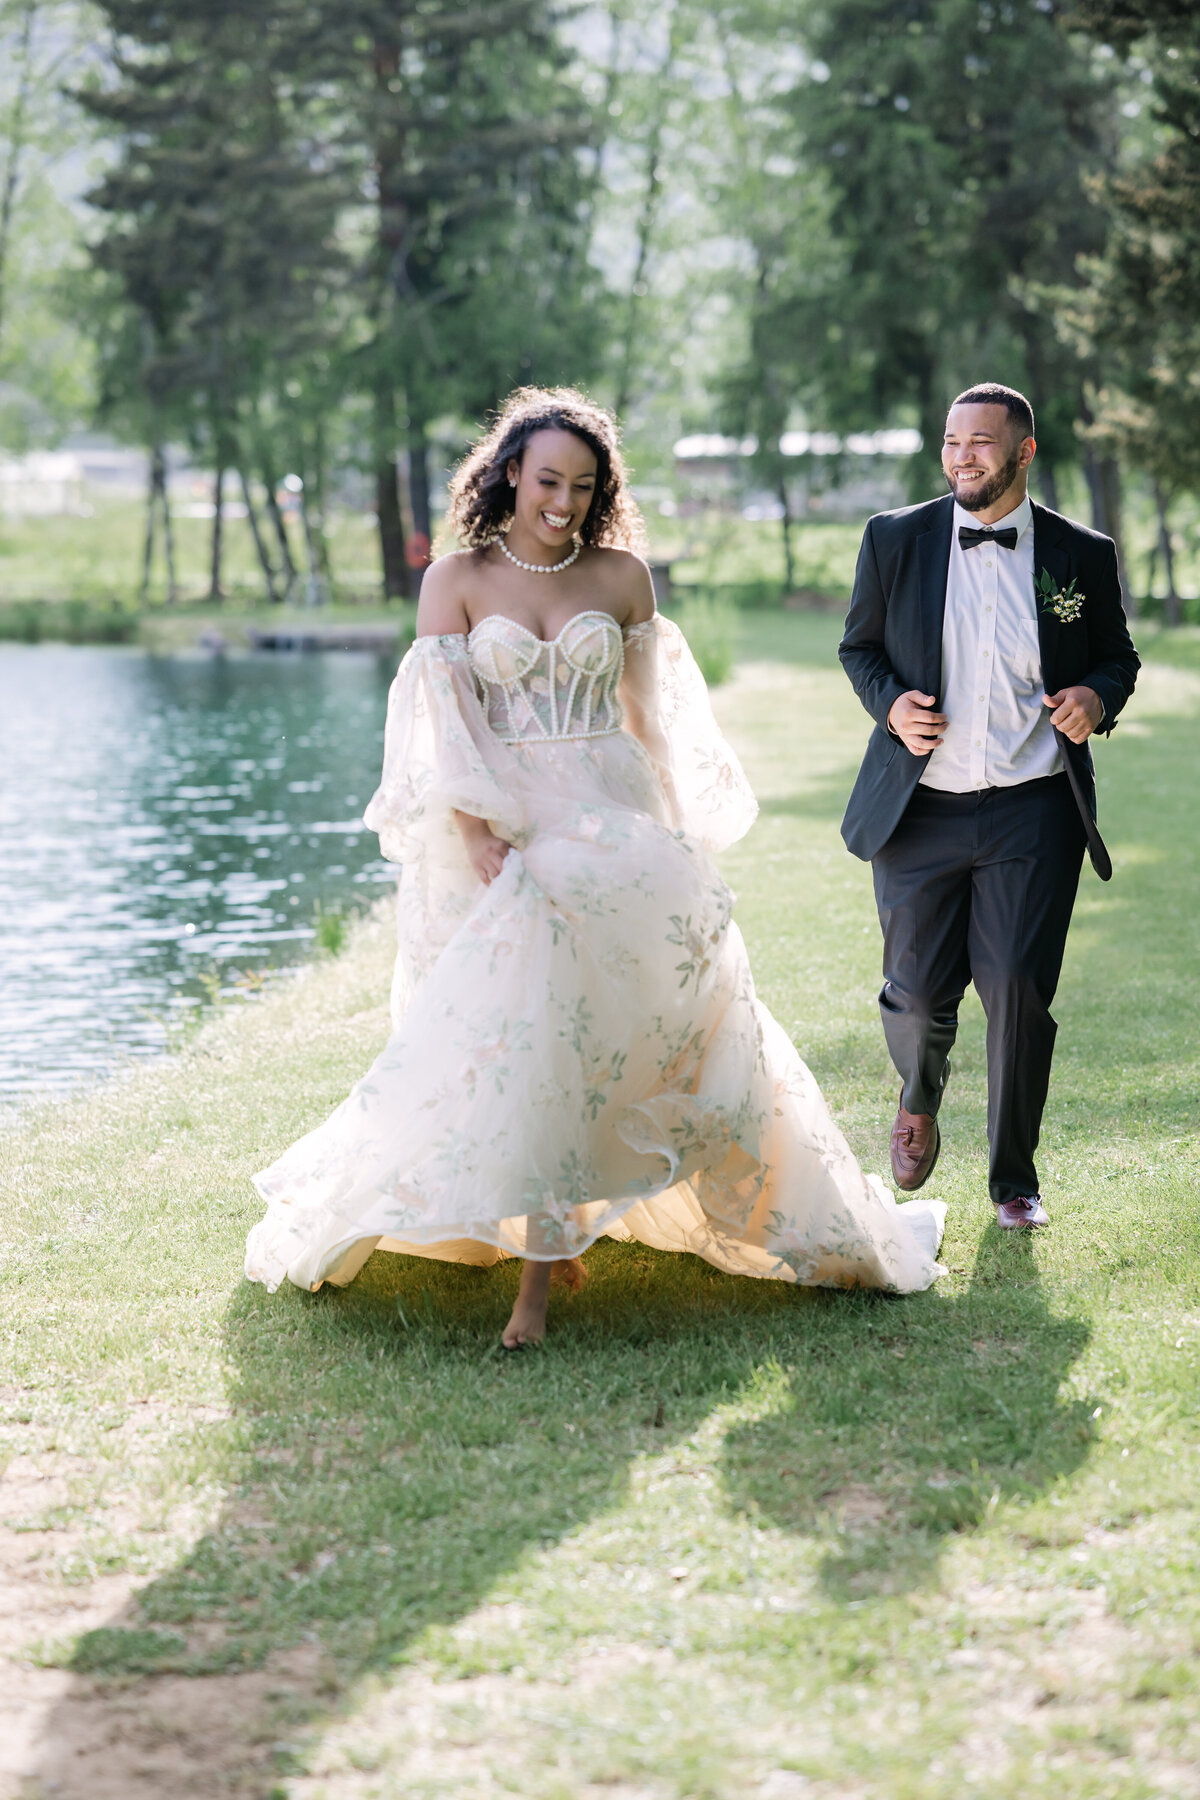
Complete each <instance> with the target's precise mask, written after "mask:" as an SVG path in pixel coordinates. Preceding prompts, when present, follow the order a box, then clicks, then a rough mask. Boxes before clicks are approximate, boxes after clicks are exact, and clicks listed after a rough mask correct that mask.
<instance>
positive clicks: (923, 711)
mask: <svg viewBox="0 0 1200 1800" xmlns="http://www.w3.org/2000/svg"><path fill="white" fill-rule="evenodd" d="M935 697H936V696H935V695H933V694H922V693H920V692H918V690H917V689H916V688H910V689H909V691H908V693H907V694H901V696H900V698H899V699H898V700H893V701H892V709H891V711H890V712H889V713H888V718H887V722H888V730H889V731H892V732H894V733H895V735H896V736H897V737H898V738H899V739H900V742H901V743H902V744H903V745H904V748H905V749H906V750H911V751H912V753H913V755H914V756H928V755H929V752H930V751H931V750H936V749H937V747H938V745H939V744H940V743H941V741H942V737H943V734H944V733H945V730H946V726H947V724H948V723H949V721H948V720H947V718H946V715H945V713H940V712H931V711H930V708H931V707H932V705H933V703H934V700H935Z"/></svg>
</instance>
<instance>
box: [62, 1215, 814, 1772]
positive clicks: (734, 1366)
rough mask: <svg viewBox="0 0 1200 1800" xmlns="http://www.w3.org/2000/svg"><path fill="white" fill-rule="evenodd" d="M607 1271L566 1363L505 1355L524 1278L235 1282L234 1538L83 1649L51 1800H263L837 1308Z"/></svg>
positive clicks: (597, 1279)
mask: <svg viewBox="0 0 1200 1800" xmlns="http://www.w3.org/2000/svg"><path fill="white" fill-rule="evenodd" d="M588 1262H589V1270H590V1280H589V1281H588V1284H587V1286H586V1287H585V1289H584V1290H583V1292H582V1293H581V1294H580V1295H578V1296H577V1297H575V1298H571V1299H567V1298H563V1299H560V1300H557V1301H555V1302H553V1303H552V1313H551V1324H552V1336H551V1338H550V1340H549V1342H548V1345H547V1347H546V1348H545V1349H544V1350H542V1351H540V1352H525V1353H523V1354H520V1355H515V1356H513V1355H508V1354H506V1353H505V1352H503V1351H502V1350H501V1349H500V1348H499V1333H500V1329H501V1327H502V1325H503V1323H504V1321H505V1319H506V1318H507V1315H508V1312H509V1310H510V1307H511V1304H512V1299H513V1296H514V1294H515V1289H516V1280H517V1274H518V1265H516V1264H515V1263H508V1264H505V1265H501V1266H500V1267H498V1268H496V1269H494V1270H492V1271H483V1270H479V1269H473V1268H466V1267H462V1266H458V1265H445V1264H437V1263H429V1262H418V1261H417V1260H415V1259H412V1258H401V1257H396V1256H388V1255H378V1254H377V1255H376V1256H375V1257H373V1258H372V1259H371V1261H370V1262H369V1263H368V1265H367V1267H366V1268H365V1269H364V1271H363V1273H362V1274H361V1275H360V1277H359V1278H358V1280H357V1281H356V1282H355V1283H354V1284H353V1285H352V1286H351V1287H350V1288H348V1289H346V1290H344V1291H337V1290H325V1291H323V1292H321V1293H319V1294H316V1295H306V1294H301V1293H299V1292H297V1291H295V1290H289V1291H285V1292H281V1293H279V1294H277V1295H274V1296H268V1295H266V1294H265V1293H264V1292H263V1290H262V1289H261V1288H259V1287H251V1286H249V1285H246V1286H240V1287H239V1288H238V1289H237V1290H236V1291H235V1293H234V1294H233V1296H232V1298H231V1300H230V1303H229V1307H228V1311H227V1315H226V1321H225V1349H226V1354H227V1357H228V1361H229V1368H230V1373H229V1382H228V1385H229V1398H230V1402H231V1406H232V1414H233V1416H232V1420H231V1421H230V1422H229V1424H228V1425H227V1426H225V1427H223V1428H222V1429H223V1430H224V1431H225V1433H226V1434H227V1439H226V1442H227V1448H226V1463H227V1468H226V1481H225V1485H226V1498H225V1500H224V1503H223V1504H222V1506H221V1509H220V1513H219V1516H218V1517H217V1519H216V1520H215V1522H214V1523H213V1524H212V1526H211V1528H210V1529H208V1530H207V1531H205V1532H204V1533H203V1535H202V1536H201V1537H200V1538H199V1540H198V1541H197V1542H196V1543H195V1545H194V1547H193V1548H192V1550H191V1551H190V1553H189V1554H187V1555H186V1556H184V1557H183V1558H182V1559H181V1560H180V1561H179V1562H178V1563H177V1564H176V1566H174V1567H172V1568H170V1569H169V1570H167V1571H166V1572H165V1573H163V1574H162V1575H160V1576H159V1577H158V1578H157V1579H155V1580H153V1581H151V1582H150V1583H149V1584H148V1585H147V1586H145V1587H143V1588H142V1589H141V1590H140V1592H139V1593H138V1595H137V1597H136V1600H135V1601H134V1602H133V1603H132V1604H130V1605H128V1606H126V1607H124V1608H123V1610H122V1611H121V1612H120V1613H119V1614H118V1615H117V1616H116V1617H114V1618H113V1619H112V1620H111V1621H110V1622H109V1623H107V1624H105V1625H104V1626H102V1627H101V1628H99V1629H97V1630H93V1631H89V1632H86V1633H85V1634H84V1635H83V1636H82V1637H81V1638H80V1639H79V1640H78V1643H77V1645H76V1647H75V1649H74V1653H73V1656H72V1658H71V1660H70V1662H69V1663H68V1665H67V1666H68V1668H69V1669H70V1670H71V1671H72V1674H73V1677H74V1679H73V1680H72V1681H71V1684H70V1686H69V1688H68V1689H67V1691H66V1692H65V1693H64V1694H63V1695H62V1697H61V1698H60V1700H59V1701H58V1703H57V1704H56V1706H55V1707H54V1709H53V1711H52V1713H51V1715H50V1716H49V1718H48V1721H47V1723H46V1726H45V1728H44V1730H43V1732H42V1735H41V1746H40V1751H39V1756H40V1761H39V1766H38V1775H37V1780H39V1781H40V1782H41V1783H42V1787H41V1788H39V1787H36V1786H35V1787H34V1788H33V1789H32V1790H31V1791H32V1792H34V1793H40V1792H42V1791H46V1792H49V1791H54V1792H55V1793H56V1794H57V1795H58V1796H59V1797H60V1800H73V1796H75V1795H80V1796H83V1795H87V1796H88V1797H89V1800H92V1796H93V1795H95V1794H101V1793H102V1794H107V1793H108V1791H109V1789H108V1788H107V1787H105V1786H104V1785H103V1784H102V1783H101V1784H100V1785H96V1784H97V1783H98V1782H99V1774H98V1770H99V1768H100V1766H101V1763H102V1762H103V1766H104V1767H105V1768H106V1769H107V1770H108V1771H109V1773H108V1776H107V1777H106V1779H108V1780H110V1781H111V1780H112V1779H113V1778H114V1763H113V1758H114V1757H117V1759H118V1763H119V1765H120V1767H119V1769H117V1770H116V1776H117V1786H116V1787H115V1788H113V1790H112V1791H113V1792H114V1794H115V1793H117V1792H119V1793H120V1794H121V1800H126V1796H128V1800H139V1797H140V1796H142V1795H143V1794H144V1795H146V1796H150V1795H161V1794H163V1793H166V1792H171V1793H176V1792H178V1793H180V1794H184V1793H208V1792H210V1791H211V1792H213V1793H218V1792H219V1793H241V1792H245V1793H248V1794H249V1793H253V1794H256V1795H258V1794H262V1793H264V1792H269V1791H270V1780H271V1778H272V1776H273V1775H275V1776H282V1775H283V1774H285V1773H286V1772H287V1769H288V1768H289V1766H291V1765H290V1764H289V1761H288V1758H289V1755H290V1752H289V1751H288V1747H287V1743H286V1741H285V1742H283V1743H282V1747H281V1743H280V1740H286V1739H287V1738H288V1737H289V1735H294V1734H295V1733H296V1732H297V1731H306V1730H308V1729H309V1728H310V1727H312V1726H314V1725H317V1724H319V1723H320V1722H321V1720H322V1719H324V1718H325V1717H327V1716H328V1715H329V1714H330V1713H331V1712H332V1711H333V1710H334V1709H335V1708H336V1707H337V1706H338V1705H339V1704H344V1703H345V1696H346V1693H347V1690H348V1689H349V1688H351V1687H352V1686H353V1685H354V1684H355V1683H356V1682H357V1681H358V1680H359V1678H360V1677H362V1676H363V1675H364V1674H366V1673H368V1672H370V1671H371V1670H378V1671H383V1670H386V1669H387V1668H388V1667H389V1666H390V1665H393V1664H395V1663H398V1662H402V1661H404V1660H405V1658H406V1657H407V1656H408V1655H409V1654H410V1652H411V1651H412V1647H413V1645H414V1643H416V1642H417V1641H418V1640H419V1639H420V1638H421V1636H422V1634H423V1633H424V1632H426V1631H427V1630H428V1629H429V1628H430V1627H443V1628H448V1627H451V1626H453V1625H454V1624H455V1623H456V1622H457V1621H458V1620H460V1619H461V1618H463V1617H464V1616H465V1615H467V1614H469V1613H470V1612H472V1611H473V1610H474V1609H475V1608H477V1607H478V1606H479V1605H480V1604H481V1603H482V1602H483V1601H484V1600H485V1599H486V1598H487V1597H488V1595H489V1594H490V1593H491V1592H492V1591H493V1590H494V1588H495V1585H496V1583H497V1581H498V1580H500V1579H501V1578H502V1577H504V1576H506V1575H507V1576H511V1574H512V1573H513V1572H514V1571H515V1570H517V1569H518V1568H519V1566H520V1564H521V1561H522V1559H523V1558H524V1557H525V1556H526V1555H528V1554H529V1553H531V1552H537V1551H539V1550H542V1549H544V1548H546V1547H549V1546H552V1545H554V1544H556V1543H558V1542H559V1541H560V1540H561V1539H562V1538H563V1537H564V1536H565V1535H566V1534H567V1533H569V1532H571V1531H573V1530H575V1529H576V1528H577V1527H578V1526H579V1525H580V1523H581V1522H583V1521H585V1520H587V1519H590V1518H592V1517H594V1516H595V1515H596V1514H597V1513H599V1512H601V1511H603V1510H606V1509H608V1508H610V1507H612V1506H613V1505H614V1504H615V1503H617V1502H618V1501H619V1500H620V1499H621V1497H622V1495H623V1494H624V1492H625V1488H626V1484H627V1481H628V1478H629V1470H630V1465H631V1463H632V1462H633V1460H634V1459H635V1458H636V1457H638V1456H639V1455H641V1454H643V1453H646V1452H653V1451H654V1450H661V1449H662V1448H663V1447H665V1446H666V1445H668V1444H669V1443H671V1442H672V1441H674V1440H676V1439H678V1438H681V1437H686V1436H688V1435H690V1434H691V1433H692V1432H693V1431H694V1430H695V1429H696V1428H697V1426H698V1425H699V1424H700V1422H701V1421H702V1420H703V1419H704V1418H705V1417H706V1416H707V1415H708V1414H709V1413H710V1412H711V1410H712V1409H713V1407H714V1406H716V1405H717V1404H719V1403H720V1402H721V1401H722V1400H728V1399H731V1398H732V1397H734V1396H735V1395H737V1394H738V1393H740V1392H741V1391H742V1390H743V1389H744V1388H745V1386H746V1384H747V1382H748V1381H749V1380H750V1379H751V1377H752V1376H753V1374H754V1372H755V1370H756V1369H758V1368H759V1367H760V1366H761V1365H762V1363H763V1362H764V1361H769V1360H770V1359H771V1358H774V1357H789V1356H790V1355H791V1354H792V1350H791V1348H790V1346H792V1345H793V1344H794V1342H795V1339H796V1334H797V1332H799V1334H800V1337H801V1339H804V1340H806V1339H807V1338H808V1337H810V1336H814V1335H815V1336H819V1335H820V1332H819V1328H818V1323H817V1322H818V1319H819V1317H823V1316H824V1315H825V1314H826V1312H827V1311H829V1310H830V1309H829V1306H828V1302H829V1299H830V1297H829V1296H823V1295H817V1294H813V1293H811V1292H806V1291H801V1292H797V1290H796V1289H794V1288H791V1287H789V1286H785V1285H784V1284H783V1283H777V1282H766V1281H761V1282H760V1281H748V1280H744V1279H737V1278H735V1277H731V1276H726V1275H723V1274H721V1273H719V1272H718V1271H717V1270H715V1269H711V1268H709V1267H708V1266H707V1265H706V1264H703V1263H700V1262H699V1261H698V1260H697V1259H696V1258H693V1257H689V1256H671V1255H667V1254H662V1253H658V1252H655V1251H651V1250H648V1249H645V1248H643V1247H641V1246H626V1245H616V1244H607V1243H601V1244H599V1245H597V1246H596V1247H595V1249H594V1250H593V1251H592V1252H590V1253H589V1258H588ZM843 1303H844V1302H843ZM834 1304H835V1306H836V1304H837V1298H836V1297H834ZM514 1653H515V1647H514ZM197 1678H203V1679H197ZM214 1718H217V1719H219V1720H220V1727H219V1730H218V1731H217V1733H216V1739H215V1740H214V1734H213V1723H214ZM114 1746H119V1748H115V1747H114ZM164 1759H165V1760H164ZM198 1770H202V1771H204V1772H205V1780H206V1782H207V1783H208V1785H205V1784H204V1783H203V1782H202V1783H201V1784H200V1785H191V1779H192V1776H194V1775H195V1773H196V1771H198ZM155 1771H157V1773H155ZM188 1771H190V1772H191V1773H190V1775H188V1779H187V1780H185V1779H184V1777H185V1775H186V1774H188ZM122 1781H124V1783H125V1785H124V1786H122V1785H121V1782H122ZM264 1784H266V1785H265V1786H264Z"/></svg>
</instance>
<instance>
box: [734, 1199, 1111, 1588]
mask: <svg viewBox="0 0 1200 1800" xmlns="http://www.w3.org/2000/svg"><path fill="white" fill-rule="evenodd" d="M1034 1255H1035V1250H1034V1245H1033V1244H1032V1242H1031V1240H1030V1238H1029V1237H1028V1236H1026V1235H1025V1234H1024V1233H1022V1234H1019V1235H1016V1236H1015V1239H1014V1238H1013V1237H1006V1236H1004V1235H1002V1234H1001V1233H1000V1231H999V1230H998V1229H997V1228H996V1227H995V1226H994V1225H991V1226H989V1227H988V1230H987V1233H986V1235H985V1236H984V1238H983V1240H982V1243H981V1245H980V1249H979V1253H978V1256H977V1259H976V1263H975V1268H974V1271H973V1274H972V1277H971V1282H970V1285H969V1287H968V1289H967V1290H966V1292H965V1293H963V1294H962V1295H960V1296H943V1295H940V1294H933V1295H930V1296H928V1297H927V1298H926V1299H925V1300H924V1301H917V1302H913V1301H908V1302H897V1301H895V1300H889V1299H887V1298H886V1297H883V1296H878V1295H870V1294H862V1295H851V1296H846V1297H843V1298H841V1299H840V1301H839V1302H838V1303H837V1304H835V1305H834V1306H833V1307H831V1308H829V1309H828V1311H827V1313H826V1315H825V1316H824V1317H823V1318H822V1319H821V1321H820V1323H821V1329H820V1330H819V1331H817V1332H814V1333H813V1334H812V1336H811V1339H810V1341H808V1342H807V1343H806V1344H804V1345H803V1346H800V1345H797V1346H796V1348H802V1350H803V1354H802V1358H801V1360H799V1361H798V1362H796V1363H794V1364H792V1365H791V1366H790V1367H788V1368H787V1370H786V1374H787V1382H788V1393H787V1401H786V1403H785V1404H784V1405H783V1406H781V1407H779V1408H778V1409H777V1410H776V1411H774V1412H773V1413H772V1414H771V1415H770V1416H769V1417H767V1418H765V1419H763V1420H760V1421H757V1422H755V1423H754V1424H749V1425H745V1426H742V1427H739V1428H738V1429H736V1430H734V1431H732V1432H731V1433H730V1434H729V1435H728V1436H727V1438H726V1440H725V1446H724V1452H725V1458H724V1460H725V1468H724V1474H725V1482H726V1486H727V1490H728V1493H729V1497H730V1502H731V1504H732V1505H733V1506H734V1507H735V1508H745V1509H746V1510H750V1511H754V1512H757V1513H758V1514H759V1515H760V1516H762V1517H764V1518H766V1519H768V1520H769V1521H770V1522H771V1523H772V1524H773V1525H777V1526H780V1527H782V1528H783V1529H785V1530H788V1531H794V1532H800V1533H803V1534H804V1535H806V1536H809V1537H814V1538H817V1539H824V1540H825V1541H826V1543H827V1545H828V1548H827V1551H826V1554H825V1556H824V1559H823V1562H822V1565H821V1576H822V1580H823V1582H824V1584H825V1587H826V1589H827V1590H828V1592H829V1594H830V1596H831V1598H833V1599H834V1600H841V1601H851V1600H855V1599H859V1598H863V1597H865V1596H869V1595H873V1594H887V1593H899V1592H904V1591H906V1590H908V1589H910V1588H912V1587H914V1586H917V1585H919V1584H921V1583H922V1582H924V1581H925V1580H927V1579H928V1578H929V1577H930V1576H931V1574H932V1573H933V1572H934V1570H935V1569H936V1566H937V1563H938V1560H939V1557H940V1554H941V1550H942V1547H943V1545H944V1543H945V1540H946V1538H947V1536H948V1535H949V1534H951V1533H954V1532H962V1531H970V1530H972V1529H974V1528H975V1527H977V1526H978V1525H980V1524H981V1523H982V1522H983V1521H984V1520H985V1519H986V1517H987V1515H988V1513H989V1511H990V1510H991V1509H992V1508H993V1507H994V1506H995V1505H996V1504H997V1503H998V1502H999V1501H1000V1500H1004V1499H1010V1498H1013V1497H1018V1498H1019V1497H1024V1496H1028V1497H1029V1498H1032V1497H1033V1496H1034V1495H1036V1494H1039V1493H1041V1492H1042V1491H1044V1490H1045V1489H1046V1488H1047V1487H1049V1486H1051V1485H1052V1484H1053V1483H1054V1482H1055V1481H1057V1480H1058V1479H1059V1478H1060V1477H1061V1476H1064V1475H1068V1474H1070V1473H1071V1472H1072V1471H1073V1470H1074V1469H1076V1468H1077V1467H1078V1466H1079V1464H1080V1463H1081V1462H1082V1461H1083V1460H1084V1458H1085V1457H1086V1456H1087V1454H1088V1449H1089V1446H1090V1444H1091V1442H1092V1438H1093V1426H1092V1419H1091V1415H1092V1411H1093V1406H1094V1403H1093V1402H1092V1401H1089V1400H1079V1399H1072V1398H1070V1397H1069V1396H1066V1395H1064V1393H1063V1392H1062V1388H1063V1383H1064V1381H1065V1379H1066V1377H1067V1374H1068V1372H1069V1370H1070V1368H1071V1365H1072V1364H1073V1363H1074V1361H1075V1360H1076V1358H1077V1357H1078V1356H1079V1354H1080V1352H1081V1351H1082V1350H1083V1348H1084V1346H1085V1344H1086V1343H1087V1340H1088V1335H1089V1329H1088V1327H1087V1326H1086V1325H1085V1324H1084V1322H1083V1321H1082V1320H1080V1319H1073V1318H1064V1317H1062V1316H1061V1315H1059V1314H1056V1313H1054V1312H1052V1311H1051V1310H1050V1308H1049V1307H1048V1306H1047V1304H1046V1302H1045V1299H1044V1297H1043V1294H1042V1291H1041V1286H1040V1283H1039V1280H1038V1275H1037V1268H1036V1264H1035V1262H1034Z"/></svg>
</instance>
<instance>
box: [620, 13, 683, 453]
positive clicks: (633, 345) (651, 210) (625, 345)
mask: <svg viewBox="0 0 1200 1800" xmlns="http://www.w3.org/2000/svg"><path fill="white" fill-rule="evenodd" d="M680 31H681V20H680V15H679V5H678V0H676V4H675V5H673V6H672V8H671V22H670V25H669V26H668V28H667V48H666V53H665V55H664V57H663V60H662V63H661V64H660V66H659V68H658V71H657V75H656V81H657V84H658V86H659V88H660V89H665V87H666V85H667V83H668V81H669V80H670V78H671V75H672V73H673V72H674V67H675V60H676V58H677V56H678V54H679V48H680ZM666 110H667V100H666V94H665V93H660V95H659V97H658V105H657V106H656V108H655V111H654V116H653V120H652V122H651V126H650V136H649V140H648V142H647V144H646V185H645V188H644V189H643V192H642V204H641V207H640V209H639V212H638V222H637V255H636V257H635V259H634V266H633V280H632V281H631V282H630V284H629V295H628V298H627V300H626V303H625V329H624V332H623V333H622V337H621V360H620V364H619V369H618V375H617V397H616V402H615V404H614V407H613V411H614V412H615V413H616V415H617V418H618V419H623V418H624V416H625V414H626V412H627V411H628V410H629V403H630V401H631V400H632V398H633V381H634V375H635V373H636V369H637V344H638V337H639V331H638V310H639V308H638V303H639V301H641V300H642V299H644V298H645V294H646V270H647V268H648V266H649V262H650V252H651V248H652V245H653V242H654V228H655V226H656V224H657V222H658V205H659V200H660V199H661V197H662V185H663V182H662V161H663V157H662V140H663V124H664V121H665V118H666Z"/></svg>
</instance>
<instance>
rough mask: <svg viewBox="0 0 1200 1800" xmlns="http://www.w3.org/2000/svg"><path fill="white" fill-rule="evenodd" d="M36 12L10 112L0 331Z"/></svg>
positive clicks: (31, 7) (33, 10)
mask: <svg viewBox="0 0 1200 1800" xmlns="http://www.w3.org/2000/svg"><path fill="white" fill-rule="evenodd" d="M36 14H37V0H26V3H25V7H24V11H23V13H22V16H21V33H20V46H19V50H18V57H19V60H20V67H21V73H20V75H19V76H18V78H17V92H16V95H15V97H14V99H13V105H12V112H11V113H10V115H9V125H8V132H7V139H8V156H7V158H6V160H5V164H4V181H3V183H2V184H0V334H2V333H3V330H4V307H5V299H6V292H7V289H6V277H7V275H8V254H9V249H10V247H11V244H12V222H13V213H14V211H15V210H16V204H17V187H18V184H19V182H20V179H21V159H22V156H23V154H24V151H25V142H26V138H25V111H26V108H27V107H28V104H29V94H30V89H31V88H32V86H33V76H32V70H31V67H30V64H31V57H32V50H33V24H34V19H35V17H36Z"/></svg>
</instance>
